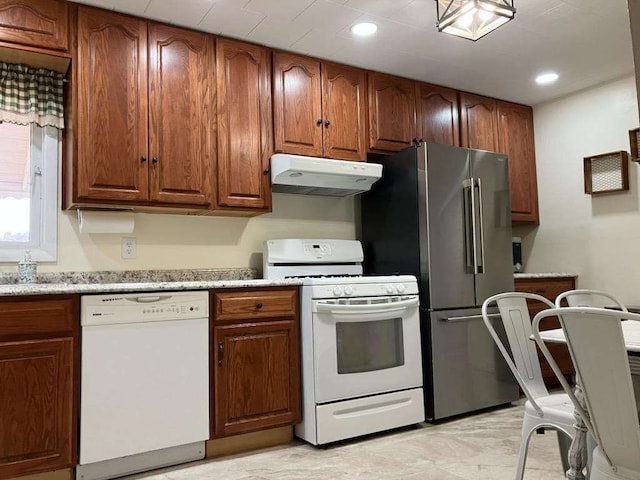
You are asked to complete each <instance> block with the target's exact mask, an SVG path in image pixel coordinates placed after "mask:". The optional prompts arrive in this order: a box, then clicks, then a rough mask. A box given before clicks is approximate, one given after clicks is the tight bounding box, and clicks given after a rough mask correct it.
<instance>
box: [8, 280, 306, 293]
mask: <svg viewBox="0 0 640 480" xmlns="http://www.w3.org/2000/svg"><path fill="white" fill-rule="evenodd" d="M299 285H302V280H300V279H286V280H263V279H244V280H202V281H178V282H130V283H91V284H86V283H84V284H62V283H51V284H49V283H34V284H10V285H0V297H8V296H18V295H47V294H70V293H80V294H99V293H111V292H155V291H170V290H208V289H212V288H242V287H279V286H299Z"/></svg>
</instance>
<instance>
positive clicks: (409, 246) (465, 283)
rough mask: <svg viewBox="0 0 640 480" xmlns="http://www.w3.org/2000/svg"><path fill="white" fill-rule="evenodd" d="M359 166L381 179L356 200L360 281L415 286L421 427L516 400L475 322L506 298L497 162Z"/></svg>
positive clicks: (505, 180)
mask: <svg viewBox="0 0 640 480" xmlns="http://www.w3.org/2000/svg"><path fill="white" fill-rule="evenodd" d="M369 161H374V162H377V163H381V164H382V165H383V170H382V172H383V173H382V179H381V180H379V181H378V182H377V183H376V184H374V185H373V188H372V190H371V191H370V192H367V193H366V194H364V195H362V196H361V219H362V223H361V225H360V237H361V240H362V243H363V246H364V248H365V255H364V258H365V273H367V274H376V275H389V274H412V275H415V276H416V277H417V278H418V281H419V284H420V295H421V335H422V356H423V372H424V377H425V378H424V385H425V411H426V412H427V419H429V420H436V419H440V418H445V417H450V416H453V415H458V414H462V413H467V412H471V411H475V410H479V409H483V408H487V407H491V406H496V405H500V404H506V403H509V402H512V401H514V400H517V399H518V397H519V395H518V386H517V383H516V381H515V379H514V377H513V375H512V374H511V372H510V370H509V369H508V367H507V365H506V362H505V361H504V359H503V358H502V356H501V354H500V352H499V351H498V349H497V348H496V346H495V344H494V342H493V341H492V339H491V337H490V336H489V333H488V332H487V329H486V327H485V325H484V323H483V322H482V317H481V312H480V306H481V305H482V302H483V301H484V300H485V299H486V298H488V297H489V296H491V295H494V294H496V293H501V292H506V291H513V288H514V287H513V259H512V245H511V211H510V210H511V209H510V203H509V171H508V161H507V157H506V156H505V155H500V154H497V153H492V152H485V151H479V150H471V149H465V148H457V147H450V146H445V145H436V144H426V143H421V144H419V145H417V146H416V147H411V148H407V149H405V150H403V151H401V152H398V153H397V154H395V155H391V156H387V157H384V156H379V155H376V156H372V158H370V159H369ZM491 314H492V315H493V316H492V321H493V322H494V326H495V327H496V329H497V330H498V331H499V332H500V331H502V332H504V329H503V328H502V325H501V323H500V321H499V316H498V315H497V310H495V309H494V310H492V311H491Z"/></svg>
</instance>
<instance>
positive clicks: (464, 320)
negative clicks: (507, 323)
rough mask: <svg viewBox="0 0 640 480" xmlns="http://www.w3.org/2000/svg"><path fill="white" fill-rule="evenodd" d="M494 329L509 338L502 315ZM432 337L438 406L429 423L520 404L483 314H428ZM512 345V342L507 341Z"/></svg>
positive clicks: (476, 311)
mask: <svg viewBox="0 0 640 480" xmlns="http://www.w3.org/2000/svg"><path fill="white" fill-rule="evenodd" d="M492 314H493V315H495V317H494V318H493V320H494V328H495V329H496V331H497V332H499V334H502V335H504V328H503V327H502V322H501V321H500V318H499V316H498V314H497V310H494V311H493V312H492ZM427 317H428V318H427V321H428V322H429V323H430V327H431V329H430V331H431V362H432V380H433V381H432V382H425V384H430V385H431V392H430V393H431V396H432V401H433V405H432V408H429V409H428V414H427V417H428V419H440V418H445V417H450V416H453V415H458V414H461V413H467V412H472V411H474V410H479V409H482V408H486V407H492V406H496V405H501V404H505V403H510V402H512V401H515V400H517V399H518V398H519V391H518V384H517V382H516V380H515V378H514V376H513V374H512V373H511V370H509V367H508V366H507V364H506V362H505V361H504V358H503V357H502V355H501V353H500V351H499V350H498V348H497V347H496V346H495V343H494V342H493V340H492V339H491V336H490V335H489V332H488V331H487V328H486V327H485V325H484V322H483V321H482V316H481V311H480V309H463V310H446V311H439V312H430V313H429V314H427ZM504 341H505V343H506V338H505V339H504Z"/></svg>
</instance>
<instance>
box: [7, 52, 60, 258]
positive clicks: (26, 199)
mask: <svg viewBox="0 0 640 480" xmlns="http://www.w3.org/2000/svg"><path fill="white" fill-rule="evenodd" d="M62 86H63V76H62V75H61V74H59V73H57V72H53V71H49V70H45V69H35V68H31V67H28V66H26V65H13V64H7V63H0V262H15V261H19V260H20V259H22V258H23V257H24V255H25V251H26V250H29V251H30V252H31V257H32V258H33V260H35V261H40V262H42V261H44V262H47V261H49V262H50V261H55V260H56V257H57V249H56V247H57V245H56V244H57V241H56V239H57V210H58V209H57V205H58V151H59V146H60V137H61V132H60V129H62V128H63V123H64V120H63V112H62V104H63V101H62V98H63V96H62V91H63V89H62Z"/></svg>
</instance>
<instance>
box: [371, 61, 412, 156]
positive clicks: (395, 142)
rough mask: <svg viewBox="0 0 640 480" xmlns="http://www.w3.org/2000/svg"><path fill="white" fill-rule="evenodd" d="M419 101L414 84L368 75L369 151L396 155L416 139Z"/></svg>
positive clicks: (382, 76) (401, 79)
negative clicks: (417, 100)
mask: <svg viewBox="0 0 640 480" xmlns="http://www.w3.org/2000/svg"><path fill="white" fill-rule="evenodd" d="M415 121H416V98H415V85H414V82H413V81H412V80H408V79H406V78H400V77H393V76H391V75H386V74H383V73H369V148H371V149H372V150H381V151H385V152H397V151H399V150H402V149H403V148H406V147H409V146H411V145H412V144H413V140H414V139H415V137H416V128H415V127H416V123H415Z"/></svg>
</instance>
